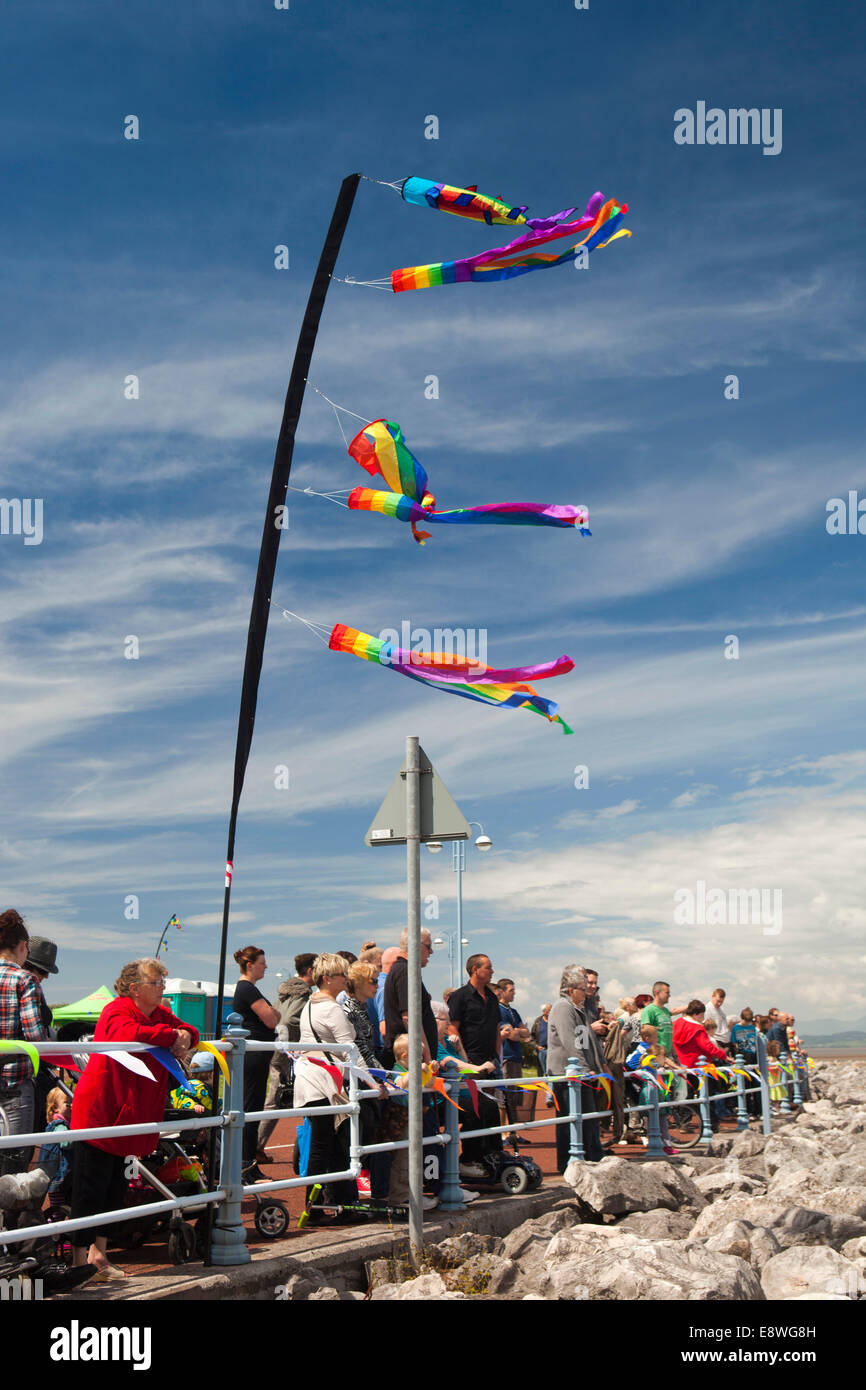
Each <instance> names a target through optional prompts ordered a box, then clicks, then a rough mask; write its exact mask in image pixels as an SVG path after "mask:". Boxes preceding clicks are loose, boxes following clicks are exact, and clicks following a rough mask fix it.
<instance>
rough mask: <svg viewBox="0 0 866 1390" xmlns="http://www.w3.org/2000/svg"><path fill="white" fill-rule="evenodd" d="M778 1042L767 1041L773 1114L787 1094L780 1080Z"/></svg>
mask: <svg viewBox="0 0 866 1390" xmlns="http://www.w3.org/2000/svg"><path fill="white" fill-rule="evenodd" d="M779 1051H780V1049H779V1044H778V1043H777V1042H768V1043H767V1071H768V1073H769V1078H770V1100H771V1102H772V1109H773V1114H774V1115H778V1114H779V1113H780V1109H779V1105H780V1102H781V1101H783V1100H785V1099H786V1097H787V1094H788V1091H787V1088H786V1086H785V1083H784V1081H783V1080H782V1064H781V1062H780V1061H779Z"/></svg>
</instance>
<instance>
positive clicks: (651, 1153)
mask: <svg viewBox="0 0 866 1390" xmlns="http://www.w3.org/2000/svg"><path fill="white" fill-rule="evenodd" d="M638 1076H640V1069H638ZM644 1084H645V1086H646V1089H647V1091H648V1093H649V1103H650V1108H649V1111H648V1112H646V1111H645V1112H644V1113H645V1114H646V1115H647V1138H648V1140H649V1143H648V1144H647V1151H646V1154H645V1157H646V1158H665V1157H666V1154H665V1151H664V1146H663V1145H662V1131H661V1126H660V1125H659V1092H658V1087H657V1086H654V1085H653V1084H652V1082H651V1081H647V1082H645V1083H644Z"/></svg>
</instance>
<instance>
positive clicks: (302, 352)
mask: <svg viewBox="0 0 866 1390" xmlns="http://www.w3.org/2000/svg"><path fill="white" fill-rule="evenodd" d="M360 178H361V175H360V174H350V175H349V177H348V178H345V179H343V182H342V184H341V185H340V192H339V196H338V198H337V201H336V203H335V205H334V211H333V215H332V217H331V225H330V226H329V228H328V234H327V236H326V237H325V244H324V246H323V247H322V253H321V255H320V257H319V264H318V266H317V267H316V274H315V278H314V279H313V284H312V288H311V290H310V297H309V299H308V300H307V308H306V311H305V313H304V319H303V322H302V324H301V332H300V335H299V337H298V344H297V347H296V348H295V359H294V361H293V363H292V374H291V376H290V377H289V387H288V390H287V392H286V403H285V406H284V408H283V421H282V424H281V426H280V434H279V438H278V439H277V448H276V453H275V455H274V470H273V473H272V475H271V490H270V492H269V494H268V505H267V510H266V512H265V522H264V526H263V528H262V544H261V549H260V551H259V566H258V570H257V571H256V583H255V588H254V589H253V602H252V608H251V610H250V626H249V632H248V634H247V654H246V660H245V662H244V679H243V685H242V687H241V705H240V712H239V714H238V737H237V744H236V746H235V773H234V787H233V790H232V806H231V814H230V816H229V834H228V847H227V849H226V880H225V898H224V902H223V923H222V937H221V940H220V964H219V986H218V992H217V1016H216V1024H215V1028H216V1031H217V1032H219V1031H220V1026H221V1018H222V996H223V988H224V986H225V967H226V944H227V941H228V923H229V902H230V899H231V891H232V861H233V859H234V852H235V830H236V827H237V819H238V805H239V803H240V799H241V792H242V790H243V785H244V776H245V774H246V770H247V761H248V759H249V756H250V745H251V744H252V741H253V728H254V727H255V722H256V703H257V701H258V696H259V677H260V676H261V673H262V660H263V658H264V654H265V637H266V636H267V630H268V616H269V613H270V597H271V589H272V587H273V582H274V571H275V570H276V565H277V552H278V551H279V548H280V534H281V528H280V527H278V526H277V525H275V520H276V517H277V510H276V509H277V507H279V506H282V505H284V504H285V500H286V487H287V484H288V481H289V474H290V473H291V469H292V455H293V453H294V450H295V434H296V432H297V428H298V420H299V419H300V415H301V406H302V404H303V400H304V390H305V387H306V384H307V382H306V379H307V374H308V372H309V369H310V361H311V359H312V356H313V349H314V347H315V345H316V335H317V333H318V331H319V320H320V319H321V317H322V310H323V309H324V307H325V296H326V295H327V293H328V286H329V285H330V283H331V274H332V272H333V270H334V266H335V265H336V263H337V256H338V255H339V253H340V246H341V244H342V241H343V233H344V232H345V230H346V224H347V223H348V221H349V214H350V213H351V211H352V204H353V203H354V201H355V193H356V191H357V188H358V183H359V181H360ZM215 1133H216V1131H215V1130H211V1134H212V1135H213V1134H215ZM215 1181H216V1177H215V1174H214V1173H213V1171H211V1186H212V1187H213V1186H214V1185H215Z"/></svg>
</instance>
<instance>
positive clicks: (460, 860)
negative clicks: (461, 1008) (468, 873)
mask: <svg viewBox="0 0 866 1390" xmlns="http://www.w3.org/2000/svg"><path fill="white" fill-rule="evenodd" d="M469 824H470V825H477V826H478V829H479V831H480V832H481V833H480V834H479V836H478V838H477V840H476V841H475V848H476V849H477V850H480V851H481V853H482V854H486V852H487V850H489V849H492V848H493V841H492V840H491V839H490V836H489V835H485V834H484V826H483V825H482V824H481V822H480V821H478V820H471V821H470V822H469ZM427 848H428V850H429V851H430V853H431V854H438V853H439V851H440V850H441V848H442V845H441V842H440V841H439V840H430V841H429V842H428V844H427ZM451 856H452V858H451V867H452V869H453V870H454V872H455V874H456V875H457V931H456V933H455V936H456V938H457V975H458V978H459V979H462V978H463V947H464V946H466V945H468V942H467V941H466V940H465V938H464V936H463V871H464V870H465V868H466V841H465V840H453V841H452V843H451ZM450 958H451V957H450V952H449V960H450ZM451 978H452V984H453V980H454V977H453V974H452V977H451Z"/></svg>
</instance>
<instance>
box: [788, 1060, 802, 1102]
mask: <svg viewBox="0 0 866 1390" xmlns="http://www.w3.org/2000/svg"><path fill="white" fill-rule="evenodd" d="M791 1061H792V1062H793V1065H794V1104H795V1105H802V1104H803V1083H802V1081H801V1079H800V1054H799V1052H797V1053H792V1054H791Z"/></svg>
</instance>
